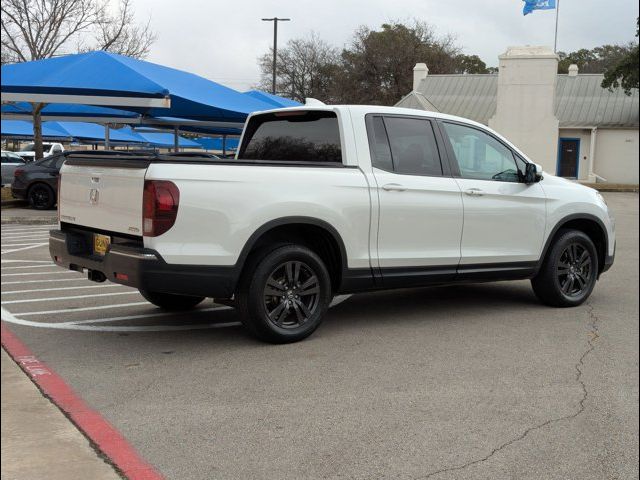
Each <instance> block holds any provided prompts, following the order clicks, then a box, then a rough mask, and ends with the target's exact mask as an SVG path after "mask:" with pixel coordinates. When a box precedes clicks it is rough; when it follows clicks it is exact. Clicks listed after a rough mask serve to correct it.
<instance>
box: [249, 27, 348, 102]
mask: <svg viewBox="0 0 640 480" xmlns="http://www.w3.org/2000/svg"><path fill="white" fill-rule="evenodd" d="M272 59H273V50H271V51H270V52H269V53H266V54H264V55H263V56H261V57H260V58H259V59H258V61H259V66H260V71H261V79H260V84H259V85H258V87H259V88H261V89H262V90H265V91H269V90H270V88H271V77H272V72H273V63H272V62H273V61H272ZM338 59H339V56H338V51H337V49H335V48H334V47H332V46H330V45H329V44H328V43H327V42H325V41H324V40H322V39H320V38H319V37H318V36H317V35H316V34H315V33H311V35H310V36H308V37H306V38H296V39H293V40H289V41H288V42H287V44H286V46H285V47H284V48H281V49H279V50H278V59H277V67H276V90H277V92H278V93H279V94H281V95H284V96H286V97H289V98H292V99H294V100H298V101H300V102H304V99H305V98H307V97H313V98H318V99H322V100H329V98H328V97H329V90H330V82H331V78H332V72H333V70H334V69H335V68H336V65H337V63H338Z"/></svg>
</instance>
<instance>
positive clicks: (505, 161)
mask: <svg viewBox="0 0 640 480" xmlns="http://www.w3.org/2000/svg"><path fill="white" fill-rule="evenodd" d="M443 125H444V128H445V131H446V133H447V137H448V138H449V141H450V142H451V148H452V149H453V153H454V156H455V159H456V161H457V163H458V167H459V168H460V176H461V177H462V178H471V179H476V180H496V181H501V182H518V181H519V176H518V167H517V166H516V161H515V160H514V158H513V154H512V153H511V150H509V149H508V148H507V147H506V146H504V145H503V144H502V143H500V142H499V141H498V140H496V139H495V138H493V137H492V136H490V135H488V134H486V133H484V132H483V131H481V130H479V129H477V128H473V127H465V126H463V125H458V124H455V123H448V122H444V123H443Z"/></svg>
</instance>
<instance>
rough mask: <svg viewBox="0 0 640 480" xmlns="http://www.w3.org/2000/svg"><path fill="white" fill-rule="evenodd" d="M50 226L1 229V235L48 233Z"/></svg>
mask: <svg viewBox="0 0 640 480" xmlns="http://www.w3.org/2000/svg"><path fill="white" fill-rule="evenodd" d="M51 230H52V229H51V228H34V229H29V230H25V229H23V228H14V229H12V230H5V229H2V236H4V235H11V234H20V235H28V234H36V233H49V232H50V231H51Z"/></svg>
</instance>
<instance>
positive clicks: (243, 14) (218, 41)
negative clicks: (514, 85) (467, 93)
mask: <svg viewBox="0 0 640 480" xmlns="http://www.w3.org/2000/svg"><path fill="white" fill-rule="evenodd" d="M134 3H135V6H136V13H137V17H138V18H139V19H140V20H141V21H143V20H144V19H146V18H147V17H149V16H150V17H151V24H152V26H153V29H154V30H155V31H156V32H157V34H158V39H157V41H156V43H155V44H154V45H153V47H152V51H151V54H150V55H149V57H148V60H150V61H153V62H156V63H160V64H163V65H167V66H170V67H175V68H179V69H182V70H187V71H189V72H193V73H197V74H199V75H202V76H204V77H206V78H209V79H210V80H214V81H217V82H219V83H222V84H224V85H227V86H229V87H232V88H235V89H239V90H246V89H248V88H250V87H251V86H252V85H255V84H256V83H257V81H258V78H259V71H258V67H257V61H256V59H257V57H258V56H259V55H261V54H263V53H265V52H266V51H267V50H268V49H269V47H270V45H271V43H272V41H273V24H272V23H267V22H261V21H260V19H261V18H263V17H273V16H278V17H289V18H291V22H286V23H281V24H279V25H278V30H279V34H278V44H279V45H284V44H285V43H286V42H287V40H289V39H291V38H297V37H301V36H305V35H308V34H309V33H310V32H312V31H314V32H316V33H317V34H318V35H319V36H320V37H321V38H323V39H324V40H326V41H327V42H329V43H331V44H333V45H335V46H337V47H343V46H345V45H347V44H348V43H349V42H350V39H351V37H352V34H353V31H354V30H355V29H356V28H357V27H358V26H360V25H367V26H370V27H372V28H376V27H379V26H380V24H382V23H384V22H386V21H389V20H409V19H411V18H414V17H415V18H417V19H419V20H422V21H426V22H428V23H429V24H431V25H433V27H434V28H435V29H436V31H437V32H438V33H440V34H447V33H451V34H454V35H455V36H456V38H457V42H458V44H459V45H460V46H461V47H462V48H463V50H464V52H465V53H467V54H477V55H479V56H480V58H482V59H483V60H484V61H485V62H486V63H487V65H489V66H496V65H497V62H498V58H497V57H498V55H499V54H500V53H502V52H504V50H505V49H506V47H507V46H510V45H527V44H528V45H548V46H551V47H553V33H554V26H555V11H553V10H546V11H543V10H538V11H535V12H533V13H532V14H530V15H527V16H526V17H524V16H523V15H522V5H523V3H524V2H523V1H522V0H484V1H478V0H368V1H353V0H315V1H303V0H297V1H296V0H267V1H263V0H233V1H217V0H216V1H214V0H178V1H176V0H136V1H135V2H134ZM637 16H638V2H637V0H560V21H559V25H560V26H559V34H558V49H559V50H563V51H572V50H576V49H579V48H592V47H595V46H598V45H602V44H605V43H626V42H628V41H630V40H632V39H633V38H634V35H635V28H636V27H635V24H636V22H635V20H636V17H637Z"/></svg>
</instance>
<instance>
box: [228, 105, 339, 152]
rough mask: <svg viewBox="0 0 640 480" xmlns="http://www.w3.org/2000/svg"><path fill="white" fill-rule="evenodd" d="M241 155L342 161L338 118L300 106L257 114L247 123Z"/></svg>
mask: <svg viewBox="0 0 640 480" xmlns="http://www.w3.org/2000/svg"><path fill="white" fill-rule="evenodd" d="M238 159H241V160H274V161H278V160H284V161H295V162H327V163H331V162H335V163H342V150H341V148H340V130H339V128H338V118H337V117H336V114H335V113H333V112H318V111H298V110H296V111H288V112H276V113H267V114H264V115H257V116H255V117H253V118H252V119H251V120H250V121H249V124H248V125H247V129H246V131H245V135H244V139H243V141H242V146H241V147H240V151H239V153H238Z"/></svg>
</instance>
